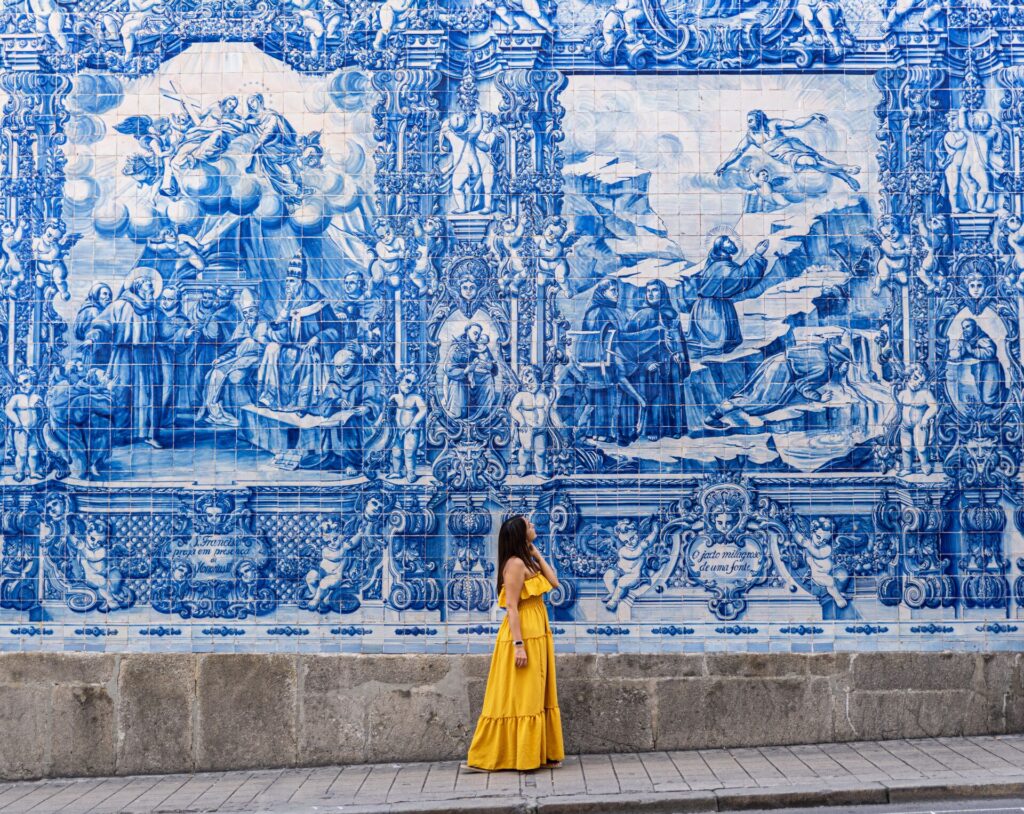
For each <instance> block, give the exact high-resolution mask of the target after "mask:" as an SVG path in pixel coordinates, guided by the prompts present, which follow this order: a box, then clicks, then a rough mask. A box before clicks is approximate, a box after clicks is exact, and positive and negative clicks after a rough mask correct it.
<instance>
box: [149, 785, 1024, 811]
mask: <svg viewBox="0 0 1024 814" xmlns="http://www.w3.org/2000/svg"><path fill="white" fill-rule="evenodd" d="M1016 796H1024V780H1020V781H1013V780H1007V781H1005V782H1000V781H997V782H993V783H985V782H975V781H969V782H964V783H958V782H956V781H955V780H951V779H940V780H907V781H899V780H891V781H888V782H886V783H877V782H864V783H858V782H841V783H831V784H830V785H827V786H819V785H799V786H776V787H773V788H747V789H743V788H734V789H716V790H713V791H690V792H686V791H680V792H664V793H660V794H659V793H655V794H651V793H644V794H638V795H628V794H609V795H593V794H581V795H566V796H554V797H546V798H542V799H535V800H528V799H525V798H523V797H519V796H518V795H517V796H516V797H511V798H496V799H487V798H485V797H483V798H482V797H478V798H474V799H472V800H459V801H452V802H444V801H440V800H438V801H430V802H410V803H391V804H386V803H385V804H378V805H371V806H359V805H353V806H348V805H345V806H336V807H335V806H330V804H329V802H328V801H325V803H327V806H326V807H328V808H330V810H332V811H338V812H341V814H448V813H449V812H451V813H452V814H475V813H476V812H480V814H622V812H623V811H625V810H628V811H629V812H630V814H696V813H697V812H705V811H708V812H712V811H719V812H728V811H750V810H754V809H777V808H811V807H819V806H820V807H826V806H842V805H851V806H852V805H886V804H893V803H911V802H924V801H928V800H938V799H942V798H947V797H956V798H961V799H969V798H977V799H986V798H998V797H1016ZM627 806H628V809H627ZM324 807H325V806H324V805H321V806H320V808H321V809H323V808H324ZM311 808H312V807H311V806H303V807H301V808H300V807H296V808H294V809H293V814H300V812H308V811H310V810H311ZM275 811H277V812H280V811H281V809H275ZM168 814H170V812H168ZM254 814H258V812H254Z"/></svg>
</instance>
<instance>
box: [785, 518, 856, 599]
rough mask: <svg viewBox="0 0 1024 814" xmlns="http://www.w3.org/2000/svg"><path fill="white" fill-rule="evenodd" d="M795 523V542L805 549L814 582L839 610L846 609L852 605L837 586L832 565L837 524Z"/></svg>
mask: <svg viewBox="0 0 1024 814" xmlns="http://www.w3.org/2000/svg"><path fill="white" fill-rule="evenodd" d="M795 520H796V521H797V522H796V527H795V528H794V529H793V540H794V541H795V542H796V543H797V545H799V546H800V548H802V549H803V552H804V561H805V562H806V563H807V568H808V570H809V571H810V578H811V582H813V583H814V584H815V585H817V586H818V587H819V588H823V589H824V590H825V593H827V594H828V595H829V596H830V597H831V598H832V601H833V602H835V603H836V605H837V606H838V607H840V608H845V607H846V606H847V605H848V604H850V602H849V600H848V599H847V598H846V597H845V596H843V594H842V591H840V590H839V586H838V585H837V584H836V576H835V566H834V564H833V561H832V556H833V548H832V544H833V540H834V539H835V533H836V525H835V521H834V520H833V519H832V518H831V517H825V516H822V517H817V518H815V519H814V520H812V521H810V523H806V521H805V520H804V518H801V517H796V518H795Z"/></svg>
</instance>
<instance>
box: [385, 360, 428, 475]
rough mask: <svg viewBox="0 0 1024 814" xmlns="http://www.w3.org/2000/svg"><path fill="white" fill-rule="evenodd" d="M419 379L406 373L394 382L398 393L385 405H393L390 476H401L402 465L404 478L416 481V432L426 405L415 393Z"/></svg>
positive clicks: (422, 418)
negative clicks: (393, 418)
mask: <svg viewBox="0 0 1024 814" xmlns="http://www.w3.org/2000/svg"><path fill="white" fill-rule="evenodd" d="M418 385H419V376H417V375H416V371H414V370H407V371H405V372H404V373H403V374H402V378H400V379H399V380H398V392H397V393H394V394H393V395H392V396H391V398H390V399H389V402H390V404H391V405H393V406H394V411H395V413H394V415H395V430H396V432H395V434H394V437H393V438H392V441H391V476H392V477H394V478H400V477H402V465H403V464H404V465H405V479H406V480H407V481H408V482H409V483H413V482H414V481H415V480H416V453H417V451H418V450H419V446H420V429H421V427H422V426H423V421H424V419H425V418H426V417H427V403H426V401H424V399H423V396H422V395H420V393H419V392H418V389H419V388H418Z"/></svg>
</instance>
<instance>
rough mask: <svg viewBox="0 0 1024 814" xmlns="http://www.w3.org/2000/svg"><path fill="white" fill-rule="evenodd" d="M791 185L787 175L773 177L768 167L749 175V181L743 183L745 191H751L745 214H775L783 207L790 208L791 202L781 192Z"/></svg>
mask: <svg viewBox="0 0 1024 814" xmlns="http://www.w3.org/2000/svg"><path fill="white" fill-rule="evenodd" d="M788 183H789V178H788V177H787V176H785V175H772V174H771V172H770V171H769V170H768V168H767V167H759V168H758V169H756V170H754V171H752V172H748V173H747V180H746V182H745V183H742V184H741V186H743V187H744V188H745V189H748V190H750V192H748V193H747V195H746V201H745V203H744V207H743V211H744V212H775V211H777V210H779V209H782V208H783V207H786V206H789V200H787V198H786V196H785V195H783V194H782V193H780V192H779V190H781V189H782V188H783V187H785V186H786V185H787V184H788Z"/></svg>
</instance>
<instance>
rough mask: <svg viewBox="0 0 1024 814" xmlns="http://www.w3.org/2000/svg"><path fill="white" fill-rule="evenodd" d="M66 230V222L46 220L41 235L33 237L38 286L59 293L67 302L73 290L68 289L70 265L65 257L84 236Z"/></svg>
mask: <svg viewBox="0 0 1024 814" xmlns="http://www.w3.org/2000/svg"><path fill="white" fill-rule="evenodd" d="M65 232H66V229H65V227H64V224H63V223H61V222H60V221H59V220H53V219H51V220H48V221H46V223H44V224H43V231H42V233H41V234H40V235H39V237H36V238H33V239H32V253H33V255H34V256H35V259H36V286H37V287H39V288H41V289H42V288H45V289H46V290H47V291H48V292H51V291H52V292H53V293H59V294H60V296H61V298H62V299H63V300H64V301H65V302H66V301H67V300H70V299H71V292H70V291H68V267H67V264H66V263H65V262H64V258H65V257H66V256H67V253H68V252H69V251H70V250H71V247H72V246H74V245H75V244H76V243H77V242H78V241H79V239H80V238H81V237H82V236H81V235H80V234H78V233H77V232H76V233H74V234H70V235H65ZM47 277H49V285H48V284H47Z"/></svg>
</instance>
